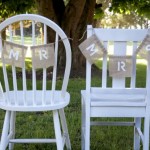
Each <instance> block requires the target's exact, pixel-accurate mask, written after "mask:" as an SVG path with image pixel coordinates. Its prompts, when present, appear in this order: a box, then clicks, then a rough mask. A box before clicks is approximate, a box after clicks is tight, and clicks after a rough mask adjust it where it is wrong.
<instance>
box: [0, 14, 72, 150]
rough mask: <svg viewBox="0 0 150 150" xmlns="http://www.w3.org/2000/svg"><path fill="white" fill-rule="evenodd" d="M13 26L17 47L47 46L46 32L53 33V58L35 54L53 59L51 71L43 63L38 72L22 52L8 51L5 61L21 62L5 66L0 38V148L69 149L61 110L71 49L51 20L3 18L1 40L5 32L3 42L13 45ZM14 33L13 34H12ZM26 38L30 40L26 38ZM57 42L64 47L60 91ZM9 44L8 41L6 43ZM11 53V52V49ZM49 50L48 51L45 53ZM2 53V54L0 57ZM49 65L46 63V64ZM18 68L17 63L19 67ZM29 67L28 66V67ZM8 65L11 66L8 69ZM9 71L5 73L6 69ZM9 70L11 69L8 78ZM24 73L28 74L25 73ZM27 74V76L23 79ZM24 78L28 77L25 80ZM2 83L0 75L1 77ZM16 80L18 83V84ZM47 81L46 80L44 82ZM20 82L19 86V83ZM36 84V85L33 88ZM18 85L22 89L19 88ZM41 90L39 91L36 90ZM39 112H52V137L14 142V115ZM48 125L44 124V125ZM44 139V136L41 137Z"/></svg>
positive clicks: (64, 103) (30, 16)
mask: <svg viewBox="0 0 150 150" xmlns="http://www.w3.org/2000/svg"><path fill="white" fill-rule="evenodd" d="M14 26H18V27H17V29H18V31H19V33H18V34H20V41H21V42H20V44H19V45H28V46H29V47H31V46H36V45H44V44H47V34H48V29H51V30H52V31H53V33H55V38H54V43H53V44H54V50H53V54H54V55H53V56H52V57H54V58H51V56H49V53H47V52H46V51H43V49H42V50H40V51H41V53H42V54H40V52H39V51H38V52H39V53H38V52H36V53H37V55H38V54H39V57H45V59H48V58H50V60H49V59H48V61H51V60H52V59H54V62H53V66H52V67H51V69H50V70H51V72H48V69H47V67H46V66H45V65H44V64H43V65H41V64H40V63H39V64H40V65H41V66H40V67H41V68H39V69H36V68H35V67H33V66H32V64H33V63H38V62H33V63H32V64H28V63H29V62H26V60H27V59H26V57H24V53H25V51H24V52H22V51H19V52H18V53H17V52H16V51H14V52H12V51H10V54H9V59H10V60H11V59H13V60H12V61H14V59H15V60H16V61H17V60H19V58H18V57H20V55H21V57H22V59H23V65H22V67H21V68H18V67H16V63H13V64H12V63H9V64H7V62H8V60H7V61H6V58H5V56H6V55H7V53H5V51H6V50H7V48H4V47H3V44H2V43H3V41H2V39H0V40H1V41H0V44H1V45H0V47H1V49H2V67H3V77H4V84H5V88H3V89H5V90H4V93H3V94H2V95H4V97H3V96H2V97H3V98H2V99H3V100H0V108H1V109H3V110H6V114H5V119H4V125H3V130H2V136H1V143H0V149H1V150H5V149H6V148H7V146H8V145H9V149H10V150H12V149H13V147H14V143H56V145H57V149H58V150H62V149H64V147H65V146H66V147H67V149H71V145H70V139H69V134H68V128H67V124H66V118H65V114H64V107H66V106H67V105H68V104H69V102H70V94H69V93H68V92H67V91H66V90H67V85H68V80H69V75H70V67H71V48H70V43H69V41H68V39H67V36H66V34H65V33H64V32H63V30H62V29H61V28H60V27H59V26H58V25H57V24H56V23H54V22H53V21H51V20H49V19H47V18H45V17H42V16H40V15H34V14H21V15H16V16H13V17H10V18H8V19H6V20H5V21H4V22H2V23H1V24H0V33H1V37H2V32H3V31H4V30H5V31H6V33H8V35H9V38H8V39H7V41H10V42H11V43H17V40H15V34H14V30H13V29H14ZM38 27H39V28H41V29H42V31H43V32H42V34H40V33H39V31H40V29H39V30H38ZM37 32H38V34H40V36H41V37H44V39H43V40H39V39H38V37H39V36H38V34H37ZM16 34H17V32H16ZM26 34H27V36H28V38H29V39H30V41H26V39H25V36H26ZM29 36H30V37H29ZM59 41H61V43H62V44H63V45H64V48H63V50H64V53H65V58H64V62H65V63H64V68H65V69H64V72H63V71H61V73H62V85H61V88H60V89H57V88H56V85H57V74H58V73H57V66H58V63H57V61H58V49H59V46H60V44H59ZM5 43H7V42H6V41H4V44H5ZM8 43H9V42H8ZM10 48H11V47H10ZM12 50H15V49H12ZM49 50H50V49H48V51H49ZM3 54H6V55H3ZM28 56H29V58H28V59H30V60H31V61H32V59H31V58H32V57H33V56H32V57H31V56H30V53H29V55H28ZM48 64H49V62H48ZM19 65H20V64H19ZM30 65H31V67H30ZM9 66H11V67H9ZM8 68H9V71H8V70H7V69H8ZM10 68H12V75H11V73H10V72H11V71H10ZM26 69H28V72H31V76H30V74H29V73H28V72H26ZM39 70H40V71H41V74H40V75H41V77H42V79H41V81H42V82H41V83H42V84H41V87H39V84H38V82H37V79H38V78H37V75H36V74H37V73H38V71H39ZM18 71H19V74H20V75H21V76H20V78H22V80H21V79H20V80H19V74H18ZM27 73H28V74H27ZM51 73H52V75H51V76H52V77H51V78H50V77H47V75H48V74H51ZM27 75H29V77H28V76H27ZM27 77H28V78H27ZM1 80H2V76H1ZM18 80H19V81H18ZM48 80H49V81H48ZM11 81H12V83H11ZM21 82H22V83H21ZM37 84H38V86H37ZM21 85H22V87H21ZM40 89H42V90H40ZM42 111H52V113H53V121H54V131H55V138H54V139H49V138H47V139H46V138H44V139H16V138H15V118H16V112H42ZM46 123H48V122H46ZM43 137H44V136H43Z"/></svg>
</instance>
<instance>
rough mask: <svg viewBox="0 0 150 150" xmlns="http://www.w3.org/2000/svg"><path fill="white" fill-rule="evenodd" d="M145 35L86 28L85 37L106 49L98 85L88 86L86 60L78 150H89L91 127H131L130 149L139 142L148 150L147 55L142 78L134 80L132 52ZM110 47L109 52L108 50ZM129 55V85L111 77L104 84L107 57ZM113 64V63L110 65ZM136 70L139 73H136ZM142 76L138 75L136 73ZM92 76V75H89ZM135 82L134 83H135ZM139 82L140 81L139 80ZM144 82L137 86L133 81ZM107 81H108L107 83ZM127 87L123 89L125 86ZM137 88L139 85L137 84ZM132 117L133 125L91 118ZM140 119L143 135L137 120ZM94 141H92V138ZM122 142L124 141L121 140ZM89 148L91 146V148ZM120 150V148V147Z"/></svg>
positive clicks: (149, 76) (134, 31) (149, 97)
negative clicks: (143, 77)
mask: <svg viewBox="0 0 150 150" xmlns="http://www.w3.org/2000/svg"><path fill="white" fill-rule="evenodd" d="M147 33H148V30H147V29H140V30H139V29H102V28H93V27H92V26H91V25H88V27H87V37H90V36H92V35H93V34H95V35H96V36H97V37H98V38H99V40H101V41H102V42H103V44H104V46H105V48H106V49H107V54H106V53H104V54H103V57H102V66H101V69H102V72H101V75H100V80H101V82H100V81H97V83H99V86H97V87H96V86H92V78H91V76H92V73H93V72H92V71H91V68H92V65H91V64H90V62H89V61H88V60H87V61H86V89H85V90H82V91H81V97H82V150H89V149H90V128H91V126H109V125H112V126H113V125H114V126H134V150H139V149H140V140H141V141H142V143H143V149H144V150H149V121H150V120H149V119H150V118H149V117H150V52H149V51H148V52H147V56H148V61H147V71H146V72H147V73H146V77H145V78H146V79H145V80H144V79H139V78H138V79H137V78H136V73H137V65H136V64H137V63H136V62H137V60H136V58H137V56H136V52H135V51H136V49H137V47H138V45H139V43H140V42H141V41H142V40H143V39H144V38H145V36H146V34H147ZM128 46H130V50H127V49H128ZM110 47H111V49H109V48H110ZM128 53H130V55H131V56H132V65H133V67H132V75H131V78H130V85H127V82H128V79H129V78H128V79H127V78H126V77H119V76H116V77H112V83H111V84H110V83H108V79H109V78H108V76H109V74H108V72H109V68H108V65H110V64H109V54H110V55H115V56H125V55H129V54H128ZM112 63H113V62H112ZM138 71H139V70H138ZM138 73H142V72H138ZM93 76H94V75H93ZM137 80H138V81H137ZM139 80H140V81H139ZM141 81H142V82H143V83H144V82H145V83H146V84H145V86H143V83H142V84H141V86H142V87H137V83H136V82H141ZM109 82H110V81H109ZM126 85H127V87H126ZM138 86H139V85H138ZM116 117H118V118H134V121H133V122H128V121H127V122H116V121H114V122H102V121H94V120H93V119H92V118H116ZM142 118H144V132H142V127H141V119H142ZM95 140H96V139H95ZM125 142H126V141H125ZM91 148H92V147H91ZM120 149H121V147H120Z"/></svg>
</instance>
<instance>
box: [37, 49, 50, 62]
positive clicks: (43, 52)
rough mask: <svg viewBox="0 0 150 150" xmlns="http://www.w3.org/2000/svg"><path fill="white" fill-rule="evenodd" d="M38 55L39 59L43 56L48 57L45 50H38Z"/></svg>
mask: <svg viewBox="0 0 150 150" xmlns="http://www.w3.org/2000/svg"><path fill="white" fill-rule="evenodd" d="M39 56H40V60H43V58H44V59H48V56H47V51H46V50H40V51H39Z"/></svg>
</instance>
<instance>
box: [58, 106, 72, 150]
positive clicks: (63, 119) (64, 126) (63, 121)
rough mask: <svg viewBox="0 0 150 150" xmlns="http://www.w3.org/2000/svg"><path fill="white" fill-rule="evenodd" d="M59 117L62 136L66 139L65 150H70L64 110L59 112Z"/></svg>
mask: <svg viewBox="0 0 150 150" xmlns="http://www.w3.org/2000/svg"><path fill="white" fill-rule="evenodd" d="M59 115H60V120H61V125H62V130H63V134H64V135H65V138H66V139H65V142H66V147H67V150H71V143H70V138H69V133H68V128H67V122H66V117H65V112H64V109H60V110H59Z"/></svg>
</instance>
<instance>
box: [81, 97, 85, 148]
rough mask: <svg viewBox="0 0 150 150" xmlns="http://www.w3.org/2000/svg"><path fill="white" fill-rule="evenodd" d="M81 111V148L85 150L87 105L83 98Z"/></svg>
mask: <svg viewBox="0 0 150 150" xmlns="http://www.w3.org/2000/svg"><path fill="white" fill-rule="evenodd" d="M81 111H82V113H81V149H82V150H85V105H84V102H83V98H82V109H81Z"/></svg>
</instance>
